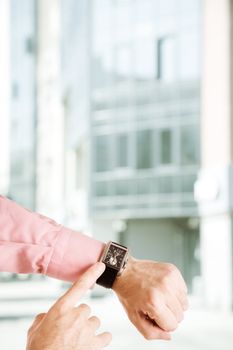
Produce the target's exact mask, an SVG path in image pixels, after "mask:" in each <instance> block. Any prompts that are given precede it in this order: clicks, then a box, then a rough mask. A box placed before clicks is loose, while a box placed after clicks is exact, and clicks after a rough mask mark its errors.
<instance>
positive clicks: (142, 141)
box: [137, 130, 153, 169]
mask: <svg viewBox="0 0 233 350" xmlns="http://www.w3.org/2000/svg"><path fill="white" fill-rule="evenodd" d="M152 142H153V138H152V131H151V130H141V131H138V132H137V169H149V168H152V167H153V147H152Z"/></svg>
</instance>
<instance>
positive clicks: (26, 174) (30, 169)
mask: <svg viewBox="0 0 233 350" xmlns="http://www.w3.org/2000/svg"><path fill="white" fill-rule="evenodd" d="M10 8H11V11H10V13H11V15H10V27H11V111H10V118H11V120H10V138H11V143H10V147H11V149H10V188H9V196H10V197H11V198H12V199H13V200H15V201H17V202H18V203H20V204H22V205H24V206H25V207H27V208H30V209H34V208H35V191H36V188H35V187H36V176H35V175H36V170H35V169H36V163H35V162H36V156H35V155H36V2H35V1H34V0H23V1H17V0H11V2H10Z"/></svg>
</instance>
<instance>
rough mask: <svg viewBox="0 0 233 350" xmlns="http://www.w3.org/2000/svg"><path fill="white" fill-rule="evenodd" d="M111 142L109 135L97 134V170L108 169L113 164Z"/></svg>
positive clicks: (95, 152)
mask: <svg viewBox="0 0 233 350" xmlns="http://www.w3.org/2000/svg"><path fill="white" fill-rule="evenodd" d="M110 152H111V143H110V136H109V135H101V136H97V137H96V139H95V149H94V154H95V159H94V161H95V170H96V171H97V172H102V171H108V170H110V169H111V168H112V166H111V154H110Z"/></svg>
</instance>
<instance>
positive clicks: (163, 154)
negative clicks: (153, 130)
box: [160, 129, 172, 165]
mask: <svg viewBox="0 0 233 350" xmlns="http://www.w3.org/2000/svg"><path fill="white" fill-rule="evenodd" d="M171 163H172V132H171V130H168V129H167V130H162V131H161V133H160V164H164V165H166V164H171Z"/></svg>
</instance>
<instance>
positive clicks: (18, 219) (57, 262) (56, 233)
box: [0, 196, 103, 281]
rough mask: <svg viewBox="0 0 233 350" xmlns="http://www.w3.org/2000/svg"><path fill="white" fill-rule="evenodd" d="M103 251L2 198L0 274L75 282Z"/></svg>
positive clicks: (98, 245) (93, 242)
mask: <svg viewBox="0 0 233 350" xmlns="http://www.w3.org/2000/svg"><path fill="white" fill-rule="evenodd" d="M102 250H103V243H101V242H99V241H97V240H95V239H93V238H90V237H87V236H84V235H82V234H81V233H78V232H74V231H72V230H70V229H68V228H65V227H63V226H61V225H59V224H57V223H56V222H54V221H53V220H51V219H49V218H47V217H44V216H42V215H39V214H37V213H33V212H30V211H29V210H27V209H24V208H22V207H21V206H19V205H18V204H16V203H15V202H13V201H11V200H9V199H7V198H5V197H2V196H0V271H8V272H15V273H42V274H47V275H48V276H51V277H54V278H58V279H61V280H66V281H74V280H76V279H77V277H78V276H79V275H80V274H81V273H82V272H83V271H84V270H85V269H87V268H88V267H89V266H90V265H92V264H93V263H95V262H96V261H97V260H98V259H99V257H100V255H101V252H102Z"/></svg>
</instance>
